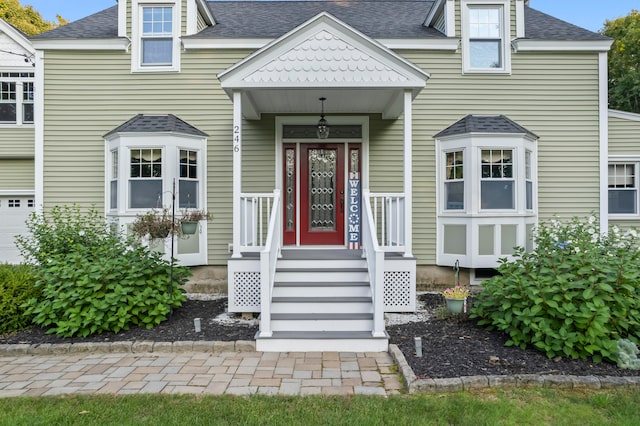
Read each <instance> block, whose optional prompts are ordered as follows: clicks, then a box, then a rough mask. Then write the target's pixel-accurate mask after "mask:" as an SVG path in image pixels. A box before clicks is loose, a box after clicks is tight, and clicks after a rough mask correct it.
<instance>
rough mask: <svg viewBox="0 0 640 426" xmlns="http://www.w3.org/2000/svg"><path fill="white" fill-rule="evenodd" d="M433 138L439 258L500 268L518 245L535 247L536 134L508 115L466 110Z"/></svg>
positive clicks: (444, 261)
mask: <svg viewBox="0 0 640 426" xmlns="http://www.w3.org/2000/svg"><path fill="white" fill-rule="evenodd" d="M435 139H436V152H437V153H438V160H437V162H436V170H437V178H438V179H437V188H438V191H437V193H438V197H437V211H438V218H437V234H438V235H437V255H436V262H437V264H438V265H442V266H453V265H455V264H456V263H458V264H459V265H460V266H461V267H467V268H494V267H497V266H498V259H500V258H503V257H506V256H509V255H511V254H513V252H514V247H515V246H522V247H530V244H529V243H528V242H529V241H530V237H531V232H532V230H533V226H534V225H535V223H536V222H537V195H536V194H537V189H536V186H537V182H536V181H537V164H536V156H537V149H536V139H537V137H536V136H535V134H533V133H531V132H530V131H528V130H526V129H525V128H523V127H522V126H520V125H518V124H517V123H515V122H513V121H511V120H510V119H508V118H506V117H504V116H467V117H465V118H463V119H462V120H460V121H458V122H457V123H455V124H453V125H452V126H450V127H449V128H447V129H445V130H443V131H442V132H440V133H438V134H437V135H436V136H435Z"/></svg>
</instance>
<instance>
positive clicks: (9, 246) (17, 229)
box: [0, 195, 34, 263]
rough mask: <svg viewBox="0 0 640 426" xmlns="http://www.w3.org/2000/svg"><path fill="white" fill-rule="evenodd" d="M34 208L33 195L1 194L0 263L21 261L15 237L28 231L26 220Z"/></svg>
mask: <svg viewBox="0 0 640 426" xmlns="http://www.w3.org/2000/svg"><path fill="white" fill-rule="evenodd" d="M33 210H34V202H33V196H32V195H30V196H15V195H12V196H4V195H0V263H20V261H21V257H20V253H19V252H18V248H17V247H16V243H15V237H16V235H18V234H24V233H26V232H27V227H26V225H25V221H26V220H27V219H28V218H29V215H30V214H31V212H32V211H33Z"/></svg>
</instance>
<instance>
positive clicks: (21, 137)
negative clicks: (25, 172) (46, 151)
mask: <svg viewBox="0 0 640 426" xmlns="http://www.w3.org/2000/svg"><path fill="white" fill-rule="evenodd" d="M34 151H35V131H34V128H33V126H30V127H10V126H8V127H5V128H0V158H11V157H14V158H15V157H19V158H24V157H30V158H33V156H34Z"/></svg>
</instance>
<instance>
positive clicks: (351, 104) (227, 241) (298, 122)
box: [32, 0, 637, 351]
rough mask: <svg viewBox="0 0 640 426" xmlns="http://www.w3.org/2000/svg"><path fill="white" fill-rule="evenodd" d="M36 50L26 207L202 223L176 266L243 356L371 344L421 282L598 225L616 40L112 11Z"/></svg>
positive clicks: (458, 17) (344, 9)
mask: <svg viewBox="0 0 640 426" xmlns="http://www.w3.org/2000/svg"><path fill="white" fill-rule="evenodd" d="M32 42H33V46H34V48H35V49H36V60H35V63H36V85H35V89H36V93H40V94H42V96H40V97H38V98H36V143H35V146H36V157H35V158H36V159H37V161H36V165H35V194H36V200H37V202H38V206H40V205H41V206H42V207H43V208H45V209H47V208H50V207H52V206H54V205H57V204H68V203H80V204H81V205H84V206H90V205H96V206H98V207H99V208H102V209H104V213H105V216H106V217H107V219H108V220H109V221H110V222H112V223H114V224H117V225H118V226H120V227H122V228H123V229H127V226H128V225H129V224H130V223H132V221H133V220H134V219H135V217H136V215H137V214H139V213H141V212H145V211H148V210H149V209H158V208H173V207H175V208H176V209H177V211H178V215H180V214H181V212H183V211H185V210H189V209H201V208H205V209H207V210H209V211H210V212H212V213H213V216H214V218H213V220H210V221H207V222H201V223H200V228H199V232H198V233H196V234H195V235H192V236H188V237H176V240H175V241H174V242H175V243H176V244H175V249H174V250H175V251H174V252H173V254H174V255H175V257H176V258H177V259H178V260H179V261H180V262H181V263H182V264H185V265H207V268H208V269H209V270H211V271H213V273H214V274H221V275H226V276H227V281H228V292H229V309H230V311H235V312H260V331H259V333H258V335H257V336H256V338H257V347H258V350H266V351H269V350H276V351H278V350H281V351H295V350H358V351H375V350H386V347H387V336H386V333H385V331H384V320H383V312H385V311H412V310H414V309H415V293H416V286H417V285H431V284H434V283H435V284H447V283H451V282H452V280H453V276H454V268H461V270H462V272H463V276H464V277H467V278H465V279H470V280H471V281H472V282H475V281H476V280H477V279H479V278H481V277H482V276H483V274H485V273H486V271H487V269H491V268H494V267H495V266H496V265H497V261H498V259H499V258H502V257H505V256H509V255H510V254H512V253H513V247H514V246H518V245H519V246H525V247H527V248H531V232H532V229H533V227H534V225H535V224H536V223H538V222H539V221H540V220H544V219H547V218H550V217H553V216H554V215H558V216H561V217H569V216H574V215H588V214H590V213H591V212H596V213H598V214H599V217H600V221H601V226H602V227H603V229H604V228H606V226H607V223H608V201H609V189H608V177H607V169H608V161H609V157H608V147H607V143H608V133H607V129H608V124H609V122H608V119H609V112H608V109H607V72H606V71H607V51H608V49H609V47H610V45H611V40H610V39H608V38H606V37H603V36H601V35H599V34H596V33H593V32H590V31H587V30H584V29H582V28H579V27H576V26H574V25H571V24H569V23H566V22H563V21H561V20H558V19H556V18H554V17H551V16H548V15H546V14H544V13H541V12H539V11H537V10H535V9H534V8H532V7H530V5H529V1H526V0H432V1H429V0H425V1H300V2H277V1H274V2H269V1H259V2H247V1H209V2H207V1H204V0H119V1H118V2H117V5H115V6H113V7H111V8H109V9H107V10H104V11H102V12H99V13H96V14H94V15H92V16H88V17H86V18H84V19H81V20H79V21H76V22H73V23H71V24H68V25H65V26H63V27H60V28H57V29H55V30H53V31H49V32H47V33H44V34H41V35H39V36H36V37H33V38H32ZM636 167H637V166H636ZM174 197H175V199H174ZM636 212H637V210H636ZM162 245H164V247H162ZM171 247H174V246H173V245H172V244H171V238H167V239H165V240H164V242H161V243H160V247H157V249H160V250H165V253H166V254H167V255H170V254H171V251H170V250H171Z"/></svg>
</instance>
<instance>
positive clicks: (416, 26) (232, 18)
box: [32, 0, 607, 41]
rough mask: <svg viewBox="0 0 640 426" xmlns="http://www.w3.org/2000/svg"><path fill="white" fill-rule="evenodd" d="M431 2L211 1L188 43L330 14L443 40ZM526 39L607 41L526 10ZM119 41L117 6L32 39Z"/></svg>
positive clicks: (364, 27)
mask: <svg viewBox="0 0 640 426" xmlns="http://www.w3.org/2000/svg"><path fill="white" fill-rule="evenodd" d="M435 4H436V2H435V0H422V1H420V0H418V1H403V0H396V1H379V0H378V1H376V0H358V1H347V0H344V1H209V2H207V6H208V7H209V10H210V11H211V16H212V17H215V25H213V26H209V27H208V28H206V29H204V30H203V31H201V32H200V33H198V34H195V35H192V36H188V37H189V38H214V39H215V38H277V37H280V36H281V35H282V34H285V33H287V32H288V31H291V30H292V29H294V28H296V27H297V26H299V25H301V24H302V23H304V22H306V21H307V20H309V19H311V18H312V17H313V16H316V15H317V14H319V13H321V12H328V13H330V14H331V15H333V16H335V17H336V18H337V19H339V20H340V21H342V22H345V23H346V24H348V25H349V26H351V27H353V28H355V29H356V30H358V31H360V32H362V33H364V34H366V35H367V36H369V37H372V38H376V39H401V38H404V39H410V38H430V39H446V37H445V36H444V35H443V34H442V33H440V32H439V31H437V30H435V29H433V28H428V27H425V26H424V25H423V24H424V22H425V19H426V17H427V15H428V14H429V12H430V11H431V9H432V8H433V7H434V5H435ZM525 23H526V28H525V38H527V39H536V40H550V41H554V40H607V38H606V37H604V36H602V35H600V34H598V33H594V32H591V31H588V30H585V29H584V28H580V27H577V26H575V25H572V24H569V23H567V22H564V21H562V20H560V19H557V18H554V17H552V16H549V15H547V14H544V13H542V12H539V11H537V10H535V9H531V8H530V7H525ZM117 37H118V6H112V7H110V8H108V9H105V10H103V11H101V12H98V13H96V14H93V15H91V16H88V17H86V18H82V19H80V20H78V21H74V22H71V23H69V24H67V25H64V26H61V27H58V28H56V29H54V30H51V31H47V32H45V33H42V34H39V35H37V36H34V37H32V38H33V39H34V40H46V39H92V38H93V39H101V38H117Z"/></svg>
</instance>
